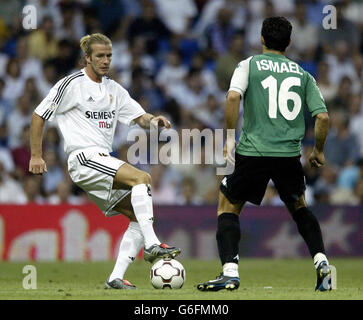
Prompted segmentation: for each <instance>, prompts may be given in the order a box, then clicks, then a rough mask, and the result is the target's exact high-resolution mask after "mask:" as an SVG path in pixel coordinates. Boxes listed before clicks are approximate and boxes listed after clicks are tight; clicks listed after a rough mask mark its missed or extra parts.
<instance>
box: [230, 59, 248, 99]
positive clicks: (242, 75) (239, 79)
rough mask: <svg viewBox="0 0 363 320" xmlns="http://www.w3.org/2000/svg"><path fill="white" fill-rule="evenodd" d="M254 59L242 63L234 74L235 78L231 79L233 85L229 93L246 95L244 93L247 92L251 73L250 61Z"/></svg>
mask: <svg viewBox="0 0 363 320" xmlns="http://www.w3.org/2000/svg"><path fill="white" fill-rule="evenodd" d="M251 59H252V57H249V58H248V59H246V60H243V61H241V62H240V63H239V64H238V65H237V67H236V69H235V70H234V72H233V76H232V79H231V84H230V86H229V90H228V92H229V91H236V92H238V93H239V94H240V95H241V96H243V95H244V93H245V92H246V90H247V87H248V76H249V72H250V60H251Z"/></svg>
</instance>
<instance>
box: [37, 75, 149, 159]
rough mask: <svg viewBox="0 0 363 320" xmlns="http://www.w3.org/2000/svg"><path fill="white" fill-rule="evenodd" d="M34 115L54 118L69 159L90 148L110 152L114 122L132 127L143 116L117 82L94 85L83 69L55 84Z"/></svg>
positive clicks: (106, 78) (108, 81)
mask: <svg viewBox="0 0 363 320" xmlns="http://www.w3.org/2000/svg"><path fill="white" fill-rule="evenodd" d="M35 112H36V113H37V114H38V115H39V116H41V117H42V118H43V119H45V120H49V121H52V120H53V119H54V117H56V119H57V123H58V126H59V129H60V131H61V133H62V135H63V138H64V151H65V152H66V153H67V155H68V156H69V155H70V153H71V152H73V151H76V150H80V149H85V148H89V147H101V148H102V149H106V150H108V151H109V152H111V151H112V141H113V137H114V134H115V129H116V125H117V121H120V122H121V123H123V124H126V125H131V124H133V120H134V119H136V118H137V117H139V116H141V115H143V114H144V113H145V111H144V109H143V108H142V107H141V106H140V104H139V103H137V102H136V101H135V100H134V99H132V98H131V97H130V95H129V93H128V92H127V91H126V89H124V88H123V87H122V86H121V85H120V84H118V83H117V82H116V81H114V80H112V79H110V78H108V77H102V82H101V83H97V82H95V81H93V80H91V79H90V78H89V77H88V76H87V74H86V72H85V70H84V69H82V70H80V71H79V72H76V73H74V74H72V75H70V76H68V77H66V78H64V79H62V80H60V81H59V82H58V83H56V85H55V86H54V87H53V88H52V89H51V90H50V92H49V94H48V95H47V96H46V97H45V98H44V100H43V101H42V102H41V103H40V104H39V106H38V107H37V108H36V109H35Z"/></svg>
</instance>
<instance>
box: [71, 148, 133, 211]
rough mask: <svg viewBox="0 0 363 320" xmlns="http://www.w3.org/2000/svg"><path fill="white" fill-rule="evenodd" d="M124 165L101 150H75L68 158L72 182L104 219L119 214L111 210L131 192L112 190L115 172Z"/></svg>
mask: <svg viewBox="0 0 363 320" xmlns="http://www.w3.org/2000/svg"><path fill="white" fill-rule="evenodd" d="M124 163H125V162H124V161H122V160H119V159H117V158H114V157H112V156H110V154H109V152H108V151H107V150H104V149H102V148H87V149H82V150H77V151H74V152H72V153H71V154H70V156H69V157H68V172H69V175H70V176H71V178H72V180H73V182H74V183H75V184H76V185H77V186H79V187H80V188H82V189H83V190H84V191H85V192H87V194H88V195H89V197H90V198H91V199H92V200H93V201H94V202H95V203H96V205H97V206H98V208H100V210H101V211H102V212H103V213H104V214H105V216H106V217H109V216H113V215H117V214H120V212H117V211H115V210H113V208H114V207H115V205H116V204H117V203H119V202H120V201H121V200H122V199H123V198H125V197H126V196H127V195H128V194H129V193H130V192H131V190H116V189H112V185H113V180H114V177H115V175H116V171H117V170H118V168H120V167H121V166H122V165H123V164H124Z"/></svg>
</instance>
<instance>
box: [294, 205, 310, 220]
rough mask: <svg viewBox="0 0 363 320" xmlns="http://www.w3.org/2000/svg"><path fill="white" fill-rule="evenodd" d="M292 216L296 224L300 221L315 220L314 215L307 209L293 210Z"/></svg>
mask: <svg viewBox="0 0 363 320" xmlns="http://www.w3.org/2000/svg"><path fill="white" fill-rule="evenodd" d="M291 216H292V218H293V219H294V221H296V222H298V221H300V220H306V219H307V218H308V219H315V216H314V214H313V213H312V212H311V211H310V210H309V209H308V208H307V207H301V208H299V209H297V210H293V211H292V212H291Z"/></svg>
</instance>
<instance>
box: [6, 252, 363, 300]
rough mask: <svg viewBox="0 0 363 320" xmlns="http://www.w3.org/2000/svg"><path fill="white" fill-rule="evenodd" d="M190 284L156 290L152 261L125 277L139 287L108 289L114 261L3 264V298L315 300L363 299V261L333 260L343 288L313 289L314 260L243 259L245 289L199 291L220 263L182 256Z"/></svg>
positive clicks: (241, 269) (137, 264)
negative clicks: (29, 278) (33, 271)
mask: <svg viewBox="0 0 363 320" xmlns="http://www.w3.org/2000/svg"><path fill="white" fill-rule="evenodd" d="M181 262H182V263H183V265H184V267H185V269H186V279H187V280H186V282H185V284H184V286H183V288H182V289H180V290H170V289H165V290H156V289H154V288H153V287H152V286H151V284H150V281H149V270H150V265H149V264H148V263H146V262H144V261H135V262H134V263H133V264H132V265H131V266H130V268H129V269H128V271H127V273H126V276H125V278H126V279H128V280H129V281H131V282H132V283H133V284H135V285H136V286H137V287H138V290H105V289H104V288H103V283H104V281H105V279H106V277H107V276H108V275H109V274H110V272H111V271H112V268H113V262H93V263H90V262H87V263H66V262H54V263H45V262H43V263H35V262H29V263H26V262H22V263H13V262H0V299H1V300H4V299H21V300H23V299H61V300H62V299H81V300H90V299H107V300H111V299H119V300H127V299H129V300H139V299H141V300H164V299H165V300H247V299H248V300H259V299H264V300H265V299H278V300H285V299H286V300H291V299H293V300H300V299H303V300H315V299H319V300H322V299H324V300H325V299H334V300H335V299H336V300H338V299H339V300H342V299H349V300H351V299H352V300H353V299H354V300H355V299H359V300H362V299H363V292H362V290H363V272H362V270H363V259H342V258H340V259H331V261H330V263H331V264H333V265H335V266H336V268H337V279H338V281H337V283H338V289H337V290H334V291H331V292H326V293H322V292H314V286H315V281H316V277H315V270H314V269H313V265H312V261H311V259H293V260H290V259H286V260H285V259H284V260H273V259H243V258H242V259H241V261H240V266H239V272H240V277H241V285H240V288H239V289H238V290H236V291H233V292H228V291H225V290H222V291H219V292H199V291H198V290H197V289H196V287H195V286H196V284H197V283H198V282H204V281H206V280H210V279H214V278H215V276H216V275H217V274H218V273H219V272H220V263H219V261H217V260H216V261H201V260H182V261H181ZM27 264H31V265H34V266H36V268H37V289H36V290H31V289H30V290H25V289H23V286H22V282H23V278H24V277H25V276H26V275H25V274H23V273H22V270H23V267H24V266H25V265H27Z"/></svg>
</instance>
